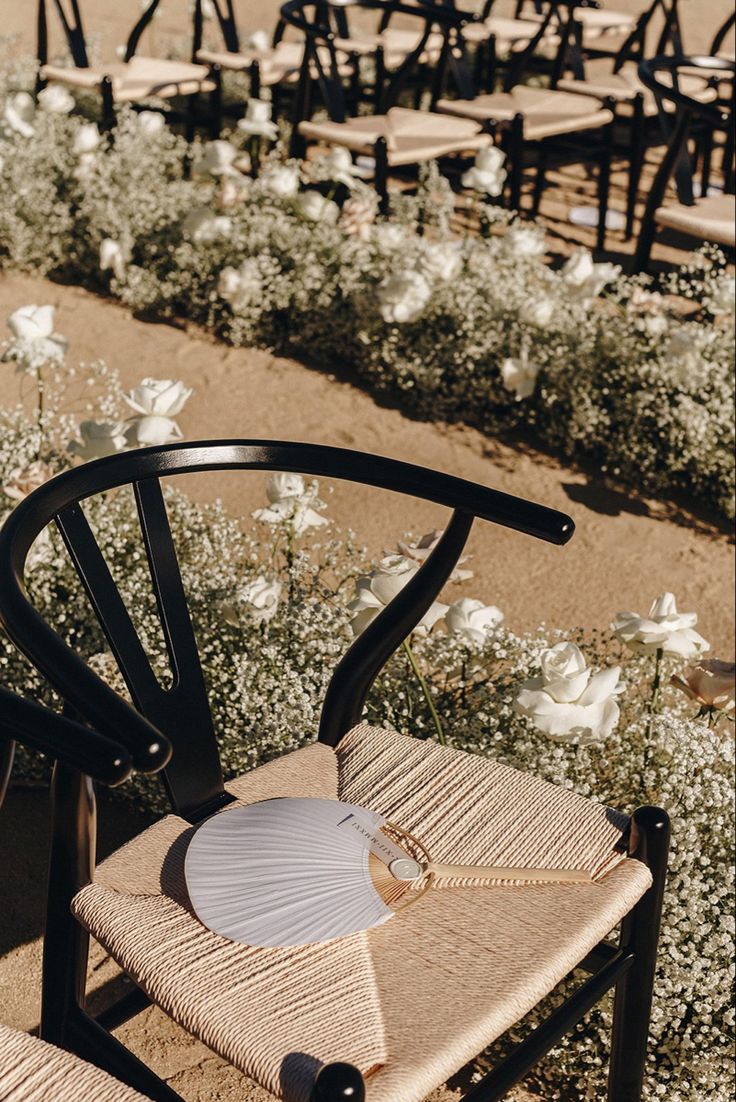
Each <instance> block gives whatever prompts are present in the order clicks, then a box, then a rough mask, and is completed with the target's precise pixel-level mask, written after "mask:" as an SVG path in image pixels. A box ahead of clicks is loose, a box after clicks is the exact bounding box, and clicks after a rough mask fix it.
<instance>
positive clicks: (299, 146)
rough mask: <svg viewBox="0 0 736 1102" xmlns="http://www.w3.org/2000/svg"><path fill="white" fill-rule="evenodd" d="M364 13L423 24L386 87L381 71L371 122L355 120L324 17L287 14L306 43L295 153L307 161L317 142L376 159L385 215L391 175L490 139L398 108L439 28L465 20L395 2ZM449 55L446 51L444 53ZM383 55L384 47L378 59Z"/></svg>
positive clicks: (368, 3)
mask: <svg viewBox="0 0 736 1102" xmlns="http://www.w3.org/2000/svg"><path fill="white" fill-rule="evenodd" d="M359 6H360V7H361V8H365V9H367V10H369V11H370V10H376V9H380V10H383V9H385V8H387V7H389V8H390V10H391V12H393V13H399V14H402V15H405V16H408V17H411V18H412V19H415V20H417V21H418V22H419V24H420V27H421V34H420V36H419V39H418V40H417V43H416V45H415V47H414V49H413V50H412V51H411V53H410V54H408V55H407V57H406V58H405V59H404V61H403V62H402V63H401V64H400V65H399V66H398V68H396V69H395V70H394V71H393V72H391V73H386V74H385V80H380V74H381V73H382V71H383V70H382V68H381V66H380V65H379V67H378V72H379V77H378V86H377V88H376V91H375V93H374V100H375V106H376V109H377V110H376V113H375V114H372V115H355V114H354V115H351V114H350V113H349V110H348V102H349V99H350V95H349V90H346V89H345V88H344V86H343V82H342V79H341V75H340V72H339V59H338V50H337V40H336V37H335V34H334V32H333V30H332V28H331V27H330V26H329V25H327V24H325V23H324V22H322V20H321V18H319V17H318V18H317V19H316V20H315V21H314V22H313V23H309V22H308V21H307V20H306V19H305V17H304V15H303V9H304V7H305V3H304V0H290V2H289V3H287V4H285V5H284V6H283V8H282V9H281V11H282V14H283V16H284V18H285V19H286V21H287V22H288V23H290V24H292V25H294V26H295V27H297V28H298V29H300V30H302V31H303V33H304V34H305V36H306V39H307V46H306V50H305V55H304V63H303V65H302V73H301V77H300V87H299V92H298V94H297V100H296V107H295V115H294V131H293V138H292V153H293V154H295V155H299V156H301V155H303V154H304V151H305V147H306V143H307V142H308V141H313V142H324V143H326V144H327V145H339V146H344V147H345V148H346V149H349V150H351V151H352V152H353V153H354V154H357V155H363V156H370V157H372V158H373V159H374V161H375V183H376V189H377V191H378V193H379V196H380V201H381V207H382V209H384V210H385V209H386V205H387V202H388V172H389V169H393V168H403V167H406V166H410V165H411V166H414V165H418V164H421V163H423V162H426V161H431V160H437V159H439V158H443V157H448V156H456V155H462V154H465V155H467V154H469V153H473V152H476V151H477V150H479V149H482V148H483V147H484V146H487V145H489V144H490V142H491V139H490V137H489V136H488V134H486V133H485V132H484V128H483V127H482V126H481V125H480V124H478V123H477V122H474V121H472V120H464V121H460V122H459V121H458V120H450V119H448V118H447V117H446V116H444V115H442V114H437V113H435V112H427V111H418V110H414V109H410V108H406V107H401V106H398V104H397V100H398V98H399V95H400V94H401V93H402V91H404V90H405V88H406V87H407V84H408V81H409V78H410V75H411V73H412V71H413V70H414V69H415V67H416V66H417V65H418V64H420V62H421V59H422V57H423V55H424V53H425V50H426V48H427V43H428V42H429V40H430V37H431V36H432V35H433V34H436V33H437V27H440V28H441V29H442V30H443V32H444V33H447V30H448V29H449V28H451V27H454V26H457V25H459V24H460V23H462V21H463V20H462V19H461V17H459V16H457V15H455V14H454V13H453V12H452V11H450V10H449V9H448V8H445V7H440V6H437V7H436V8H435V7H419V6H413V5H410V4H405V3H402V2H401V0H393V3H391V4H390V5H386V4H385V3H383V2H382V0H361V3H360V5H359ZM445 49H446V47H444V46H443V49H442V53H444V52H445ZM380 52H381V51H380V48H379V51H378V53H379V56H380ZM325 54H327V59H326V60H325ZM315 72H316V76H315V75H314V74H315ZM315 89H316V90H317V91H318V92H319V93H320V95H321V98H322V102H323V103H324V106H325V108H326V111H327V115H328V119H327V120H326V121H319V122H315V121H312V119H311V113H312V107H313V95H314V91H315Z"/></svg>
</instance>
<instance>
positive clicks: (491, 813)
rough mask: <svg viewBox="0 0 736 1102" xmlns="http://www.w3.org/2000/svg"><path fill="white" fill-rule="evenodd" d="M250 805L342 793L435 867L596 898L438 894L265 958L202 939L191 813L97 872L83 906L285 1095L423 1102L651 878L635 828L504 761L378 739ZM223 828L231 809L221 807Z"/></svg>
mask: <svg viewBox="0 0 736 1102" xmlns="http://www.w3.org/2000/svg"><path fill="white" fill-rule="evenodd" d="M227 787H228V789H229V791H230V792H231V793H232V794H233V795H234V796H235V797H236V803H235V804H232V805H230V806H231V807H232V806H239V805H242V804H248V803H252V802H255V801H258V800H263V799H270V798H273V797H278V796H312V797H323V798H338V799H342V800H346V801H349V802H354V803H357V804H360V805H363V806H366V807H370V808H372V809H374V810H376V811H378V812H380V813H381V814H383V815H385V816H386V817H387V818H388V819H390V820H391V821H392V822H395V823H397V824H398V825H400V826H401V827H403V828H404V829H406V830H408V831H409V832H411V833H413V834H414V835H416V836H417V837H419V838H420V839H421V841H422V842H423V844H425V845H426V847H427V849H428V851H429V853H430V854H431V856H432V858H433V860H436V861H449V862H456V863H457V862H462V863H484V864H503V865H517V866H518V865H528V866H532V865H534V866H546V867H550V868H554V867H581V868H585V869H587V870H589V871H590V872H591V874H592V875H593V876H594V877H596V878H597V880H596V882H594V883H591V884H589V885H588V884H582V885H580V884H542V885H540V884H537V885H531V884H523V885H520V884H516V885H513V884H509V883H496V884H488V883H485V884H480V883H479V882H477V881H476V882H475V883H473V882H472V881H471V880H457V879H456V880H454V881H452V882H449V881H442V880H439V881H438V883H437V885H436V886H435V887H433V888H432V890H430V891H429V892H427V893H426V894H425V895H424V896H423V897H422V898H420V899H419V900H418V901H417V902H416V903H414V904H412V905H411V906H410V907H408V908H407V909H406V910H405V911H403V912H402V913H401V915H400V916H398V917H397V918H396V919H393V920H391V921H390V922H388V923H386V924H385V925H383V926H380V927H378V928H375V929H372V930H370V931H367V932H364V933H359V934H354V935H351V936H350V937H346V938H341V939H337V940H335V941H332V942H328V943H325V944H321V945H311V946H302V947H297V948H290V949H261V948H251V947H247V946H244V945H239V944H236V943H234V942H231V941H229V940H227V939H225V938H222V937H220V936H218V935H217V934H214V933H212V932H211V931H209V930H208V929H206V928H205V927H204V926H203V925H202V924H201V923H200V922H199V920H198V919H197V918H196V916H195V915H194V914H193V912H192V909H191V906H190V904H189V901H188V897H187V893H186V886H185V880H184V873H183V862H184V856H185V853H186V847H187V845H188V842H189V839H190V838H191V837H192V834H193V832H194V831H195V829H196V828H194V827H191V826H189V824H188V823H186V822H185V820H183V819H180V818H179V817H178V816H176V815H169V816H167V817H166V818H165V819H163V820H161V821H160V822H159V823H157V824H155V825H154V826H152V827H150V828H149V829H148V830H147V831H145V832H144V833H143V834H142V835H140V836H139V837H138V838H136V839H135V840H133V841H132V842H130V843H129V844H128V845H127V846H124V847H123V848H122V849H120V850H118V851H117V853H115V854H113V855H112V856H111V857H110V858H108V859H107V860H106V861H104V862H102V864H101V865H99V866H98V868H97V871H96V877H95V880H94V882H93V883H92V884H90V885H89V886H88V887H86V888H84V889H83V890H82V891H81V892H79V893H78V895H77V896H76V898H75V900H74V904H73V911H74V913H75V915H76V916H77V917H78V918H79V920H80V921H81V922H82V923H83V925H85V926H86V927H87V928H88V929H89V930H90V932H91V933H92V934H93V935H94V937H95V938H97V940H98V941H100V942H101V943H102V944H103V945H104V946H105V948H106V949H107V950H108V951H109V952H110V953H111V955H112V956H113V957H114V958H115V960H116V961H117V962H118V963H119V964H120V965H121V966H122V967H123V968H124V969H125V970H126V971H127V972H128V973H129V974H130V975H131V976H132V977H133V979H134V980H135V981H136V982H137V983H138V984H139V985H140V986H141V987H142V988H143V989H144V990H145V991H146V992H147V993H148V994H149V995H150V996H151V997H152V999H153V1000H154V1001H155V1002H157V1003H158V1004H159V1005H160V1006H161V1007H162V1008H163V1009H164V1010H165V1011H166V1012H167V1013H169V1014H170V1015H171V1016H172V1017H173V1018H175V1019H176V1020H177V1021H178V1022H179V1023H180V1024H181V1025H182V1026H184V1027H185V1028H186V1029H188V1030H190V1032H192V1033H194V1034H195V1035H196V1036H197V1037H199V1038H200V1039H201V1040H202V1041H204V1043H205V1044H207V1045H209V1046H210V1047H211V1048H213V1049H214V1050H215V1051H216V1052H218V1053H219V1054H220V1055H221V1056H223V1057H224V1058H225V1059H227V1060H229V1061H230V1062H232V1063H233V1064H234V1065H235V1066H237V1067H238V1068H240V1069H241V1070H242V1071H243V1072H245V1073H247V1074H248V1075H250V1076H252V1077H253V1078H254V1079H256V1080H257V1081H258V1082H260V1083H261V1084H262V1085H263V1086H264V1087H266V1088H267V1089H268V1090H270V1091H272V1092H273V1093H274V1094H276V1095H277V1096H278V1097H281V1098H285V1099H289V1100H290V1102H291V1100H294V1102H303V1100H304V1099H306V1098H308V1091H309V1088H310V1086H311V1083H312V1081H313V1078H314V1069H315V1066H318V1064H320V1063H322V1062H329V1061H331V1060H348V1061H351V1062H353V1063H354V1064H356V1065H357V1066H358V1067H359V1068H360V1069H361V1071H362V1072H363V1073H364V1075H365V1076H366V1080H367V1083H366V1087H367V1099H368V1100H369V1102H418V1100H419V1099H422V1098H424V1096H425V1095H426V1094H427V1093H428V1092H429V1091H431V1090H432V1089H434V1088H435V1087H436V1086H438V1085H439V1084H441V1083H442V1082H444V1081H445V1080H446V1079H447V1078H448V1077H449V1076H450V1075H452V1074H454V1073H455V1072H456V1071H457V1070H458V1069H459V1068H460V1067H462V1066H463V1065H464V1064H465V1063H466V1062H467V1061H468V1060H469V1059H471V1058H472V1057H474V1056H475V1054H476V1053H477V1052H478V1051H479V1050H480V1049H482V1048H483V1047H484V1046H485V1045H487V1044H489V1043H491V1042H492V1041H493V1040H494V1039H495V1038H496V1037H498V1036H499V1035H500V1034H501V1033H503V1032H504V1031H505V1030H506V1029H508V1028H509V1027H510V1026H511V1025H512V1024H514V1023H515V1022H516V1021H518V1020H519V1019H520V1018H521V1017H523V1016H524V1015H525V1014H526V1013H527V1012H528V1011H529V1010H530V1009H531V1008H532V1007H533V1006H535V1005H536V1003H537V1002H538V1001H539V1000H540V999H541V998H542V997H543V996H544V995H545V994H546V993H547V992H549V991H550V990H551V989H552V988H553V987H554V986H555V985H556V984H557V983H558V982H559V981H560V980H561V979H562V978H563V977H564V976H565V975H566V974H567V973H568V972H569V971H570V970H571V969H572V968H574V967H575V965H576V964H577V963H579V961H580V960H582V959H583V958H584V957H585V956H586V954H587V953H588V952H589V951H590V950H591V949H592V948H593V947H594V946H595V945H596V944H597V943H598V942H599V941H600V940H601V938H603V937H604V936H605V935H607V934H608V933H609V932H610V931H611V930H612V929H613V927H615V926H616V924H617V923H618V921H619V920H620V919H621V918H622V917H623V915H624V914H626V913H627V912H628V911H630V909H631V908H632V907H633V905H634V904H635V903H636V901H637V900H638V899H639V898H640V897H641V896H642V895H643V894H644V892H645V891H646V890H647V888H648V887H649V885H650V883H651V877H650V873H649V871H648V869H647V868H646V867H645V866H644V865H643V864H641V863H639V862H638V861H635V860H631V859H630V858H627V857H625V856H624V847H623V846H622V844H621V842H622V834H623V832H624V830H625V829H626V826H627V819H626V817H625V816H623V815H621V814H619V813H617V812H613V811H610V810H609V809H607V808H606V807H604V806H602V805H600V804H594V803H592V802H590V801H588V800H586V799H583V798H582V797H580V796H578V795H576V794H574V793H572V792H570V791H568V790H566V789H562V788H558V787H556V786H553V785H550V784H547V783H546V782H543V781H541V780H539V779H538V778H535V777H532V776H529V775H527V774H523V773H519V772H517V771H516V770H513V769H510V768H508V767H506V766H503V765H501V764H499V763H498V762H495V761H491V760H486V759H483V758H479V757H476V756H474V755H469V754H465V753H462V752H461V751H457V750H452V749H448V748H445V747H441V746H437V745H436V744H434V743H430V742H424V741H420V740H416V739H412V738H407V737H405V736H401V735H397V734H394V733H391V732H389V731H386V730H381V729H377V728H371V727H368V726H366V725H361V726H359V727H356V728H354V729H353V731H351V732H350V733H349V734H348V735H347V736H345V737H344V738H343V739H342V741H341V742H340V743H339V745H338V747H337V749H336V750H333V749H331V748H330V747H328V746H326V745H323V744H321V743H314V744H312V745H309V746H307V747H305V748H303V749H301V750H298V751H295V752H293V753H291V754H288V755H286V756H285V757H282V758H279V759H278V760H276V761H273V762H270V763H268V764H267V765H264V766H261V767H259V768H258V769H255V770H254V771H253V772H251V773H248V774H246V775H244V776H242V777H239V778H238V779H237V780H234V781H232V782H231V783H230V784H229V785H228V786H227ZM220 814H223V815H227V814H228V810H227V809H225V810H224V811H222V812H221V813H220Z"/></svg>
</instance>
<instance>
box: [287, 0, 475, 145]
mask: <svg viewBox="0 0 736 1102" xmlns="http://www.w3.org/2000/svg"><path fill="white" fill-rule="evenodd" d="M347 7H351V8H359V9H362V10H367V11H378V12H380V13H381V21H380V26H379V29H380V30H385V29H386V27H387V26H388V24H389V21H390V20H391V19H392V18H393V17H394V16H395V15H402V16H407V17H409V18H410V19H413V20H416V21H418V22H419V23H420V25H421V27H420V32H419V38H418V40H417V44H416V46H415V47H414V49H412V50H411V51H410V52H408V53H407V55H406V57H405V58H404V59H403V60H402V62H401V64H400V65H398V66H397V67H396V68H395V69H393V70H392V71H391V72H386V71H385V67H384V65H383V55H382V50H381V49H380V47H379V48H378V49H377V51H376V58H377V64H376V94H375V105H376V111H377V112H378V113H380V112H382V111H387V110H388V109H389V108H390V107H392V106H393V105H394V104H395V103H396V101H397V99H398V97H399V95H400V94H401V92H402V91H403V89H404V88H405V87H406V85H407V84H408V82H409V80H410V78H411V75H412V73H413V71H414V70H415V69H416V67H417V65H418V64H419V61H420V58H421V57H422V55H423V54H424V53H425V48H426V46H427V42H428V40H429V37H430V35H431V34H432V33H435V32H437V31H439V32H440V33H442V34H444V36H445V42H444V45H443V49H442V51H441V54H442V57H444V55H445V53H446V51H447V49H448V43H449V36H450V35H451V34H452V33H453V31H455V30H456V29H457V28H460V27H462V26H463V25H464V24H465V23H467V22H469V21H470V19H471V17H470V16H464V15H460V14H459V13H456V12H455V11H454V10H453V9H452V8H450V7H449V6H447V5H446V4H445V3H438V4H434V3H419V2H417V3H412V2H404V0H350V3H349V4H345V3H341V4H340V5H339V6H338V5H336V4H335V5H331V4H327V3H322V2H318V3H315V0H287V3H286V4H284V5H283V7H282V8H281V16H282V19H283V20H284V22H285V23H287V24H288V25H289V26H292V27H295V28H297V29H298V30H300V31H301V32H302V33H303V34H304V35H305V37H306V47H305V51H304V59H303V62H302V70H301V74H300V92H299V93H298V94H297V97H296V115H297V117H296V118H295V124H296V123H299V122H301V121H302V118H303V117H304V111H303V110H302V108H303V105H305V104H306V103H307V102H308V101H309V96H307V95H305V94H304V88H305V86H308V85H310V84H311V83H312V82H314V83H316V85H317V87H318V88H319V91H320V94H321V97H322V101H323V103H324V105H325V107H326V109H327V113H328V115H329V117H330V119H331V120H332V121H333V122H344V121H345V119H346V118H347V117H348V99H347V96H346V93H345V88H344V85H343V78H342V75H341V73H340V66H339V56H338V50H337V47H336V45H335V39H336V37H343V36H344V34H345V32H346V31H347V32H348V33H349V27H348V24H347V13H346V12H345V10H344V9H345V8H347ZM310 8H313V9H314V12H315V14H314V18H313V19H312V20H309V19H308V18H307V17H306V14H305V13H306V10H308V9H310ZM341 9H342V10H341Z"/></svg>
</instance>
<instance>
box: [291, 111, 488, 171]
mask: <svg viewBox="0 0 736 1102" xmlns="http://www.w3.org/2000/svg"><path fill="white" fill-rule="evenodd" d="M299 132H300V133H301V134H303V135H304V137H306V138H311V139H312V140H314V141H322V142H327V143H329V144H333V145H344V146H345V147H346V148H347V149H352V150H354V151H355V152H357V153H371V152H372V148H373V146H374V144H375V142H376V141H377V140H378V139H379V138H385V139H386V145H387V149H388V163H389V165H406V164H416V163H417V162H418V161H422V160H427V161H431V160H434V159H435V158H436V157H444V156H446V155H448V154H451V153H458V152H470V151H473V150H477V149H482V148H483V147H484V146H486V145H489V144H490V141H491V139H490V136H489V135H488V134H483V133H481V128H480V126H479V125H478V124H477V123H476V122H472V121H469V120H458V119H448V118H447V117H446V116H443V115H440V114H435V113H433V112H430V111H412V110H410V109H409V108H405V107H392V108H391V109H390V111H388V113H387V114H385V115H359V116H356V117H355V118H351V119H348V120H347V121H346V122H301V123H299Z"/></svg>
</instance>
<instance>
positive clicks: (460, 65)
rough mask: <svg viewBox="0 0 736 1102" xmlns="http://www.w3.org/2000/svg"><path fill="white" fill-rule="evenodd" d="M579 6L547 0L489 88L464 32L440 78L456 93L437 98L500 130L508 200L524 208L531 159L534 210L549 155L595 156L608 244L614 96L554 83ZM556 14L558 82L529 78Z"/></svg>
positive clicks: (600, 239) (449, 109)
mask: <svg viewBox="0 0 736 1102" xmlns="http://www.w3.org/2000/svg"><path fill="white" fill-rule="evenodd" d="M576 11H577V3H576V0H571V2H570V3H567V2H566V0H561V2H559V3H558V2H557V0H555V2H554V3H551V4H549V6H548V7H547V9H546V14H545V16H544V18H543V19H542V20H540V22H539V23H538V29H537V33H536V34H535V35H534V36H533V37H532V38H531V39H530V40H529V41H528V42H527V43H526V45H524V47H523V48H520V49H518V50H516V51H514V52H513V53H512V55H511V56H510V59H509V63H508V65H507V66H506V68H505V71H504V73H503V79H502V85H501V90H500V91H495V92H490V93H486V94H478V92H477V89H476V87H475V83H474V80H473V73H472V70H471V67H470V65H469V63H468V62H467V60H466V58H465V51H464V49H463V43H462V40H461V38H460V37H459V36H458V37H457V38H456V40H455V42H454V43H453V45H452V48H451V49H450V50H448V51H447V52H446V53H445V55H444V61H443V64H444V70H443V72H442V73H441V76H440V78H439V80H438V81H437V86H438V87H439V88H441V87H442V86H443V85H444V84H445V83H447V84H448V85H449V90H450V91H451V92H452V93H453V94H452V95H443V96H440V97H438V96H435V97H434V99H433V105H434V107H435V109H436V110H437V111H439V112H441V113H443V114H448V115H452V116H454V117H457V118H462V119H469V120H470V119H472V120H474V121H476V122H479V123H482V124H483V125H484V126H485V127H486V128H488V129H489V130H490V131H491V133H493V134H494V136H496V137H497V139H498V141H499V144H500V145H501V147H502V148H503V150H504V152H505V153H506V154H507V156H508V160H509V206H510V207H511V209H512V210H517V211H519V210H521V202H522V182H523V174H524V170H525V168H526V167H528V166H529V165H530V164H531V165H532V166H533V167H534V171H535V175H534V185H533V192H532V202H531V214H532V215H533V216H536V215H537V213H538V211H539V204H540V202H541V198H542V193H543V191H544V187H545V184H546V169H547V165H548V164H549V163H550V162H553V163H554V162H557V163H559V162H565V161H567V162H569V161H575V162H577V161H583V162H584V163H586V164H588V163H597V165H598V187H597V190H598V214H599V217H598V233H597V242H596V243H597V247H598V248H599V249H602V248H603V247H604V243H605V230H606V212H607V210H608V197H609V186H610V169H611V152H612V148H613V128H614V123H615V116H614V112H613V103H612V101H611V100H608V99H605V98H601V97H598V96H595V95H590V96H577V95H573V94H571V93H570V92H567V91H561V90H560V91H558V90H557V88H556V85H557V80H558V78H559V75H560V73H561V72H562V68H563V65H564V59H565V56H566V53H567V50H568V48H569V40H570V33H571V31H570V23H571V21H572V19H573V18H574V14H575V12H576ZM553 22H554V26H555V27H556V28H557V37H558V45H557V48H556V57H555V59H554V61H553V64H552V73H551V85H552V87H534V86H532V85H531V84H528V83H526V80H527V77H528V72H529V69H530V67H531V66H533V65H534V62H535V56H536V51H537V49H538V47H539V45H540V43H542V42H543V41H544V40H545V38H546V36H547V35H548V34H549V32H550V30H551V28H552V25H553ZM448 77H449V80H448V79H447V78H448Z"/></svg>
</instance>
